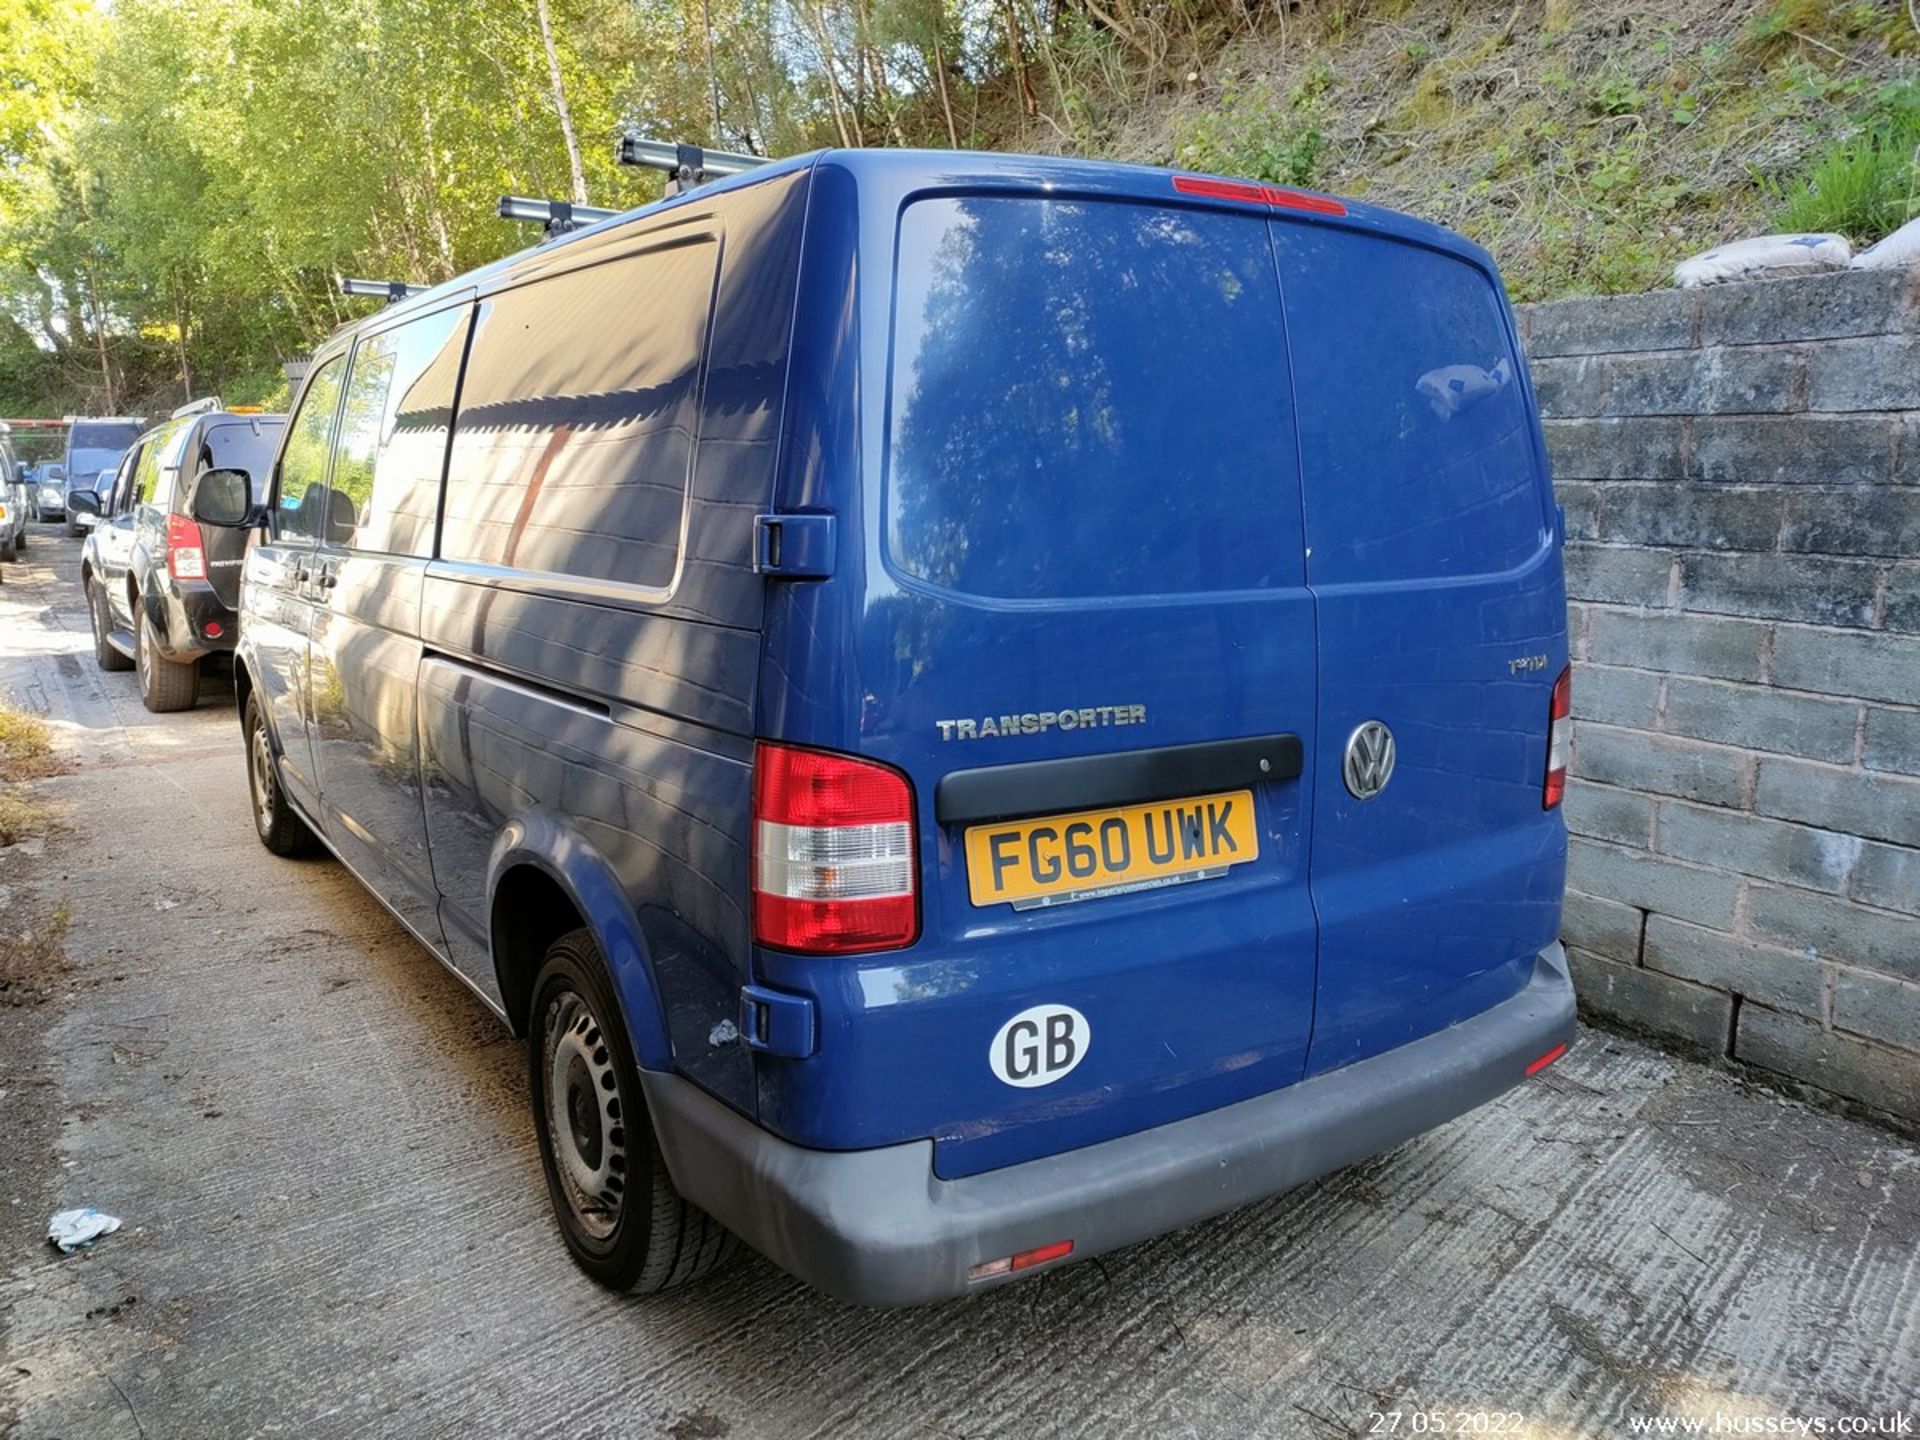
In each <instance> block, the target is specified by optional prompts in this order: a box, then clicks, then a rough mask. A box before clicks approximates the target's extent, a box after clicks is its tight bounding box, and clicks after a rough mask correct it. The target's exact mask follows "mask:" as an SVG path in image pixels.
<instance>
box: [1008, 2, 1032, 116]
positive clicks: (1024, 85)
mask: <svg viewBox="0 0 1920 1440" xmlns="http://www.w3.org/2000/svg"><path fill="white" fill-rule="evenodd" d="M1001 13H1002V14H1004V15H1005V16H1006V21H1007V56H1008V58H1009V59H1010V60H1012V61H1013V75H1014V79H1016V80H1017V81H1019V82H1020V98H1021V102H1022V103H1023V104H1024V105H1025V106H1026V108H1027V114H1028V115H1038V114H1039V113H1040V97H1039V96H1038V95H1036V94H1034V93H1033V81H1031V80H1030V79H1028V78H1027V59H1026V48H1027V47H1026V43H1025V42H1024V41H1023V40H1022V39H1021V38H1020V17H1019V15H1018V14H1017V13H1016V12H1015V10H1014V8H1013V0H1005V3H1004V5H1003V6H1002V7H1001Z"/></svg>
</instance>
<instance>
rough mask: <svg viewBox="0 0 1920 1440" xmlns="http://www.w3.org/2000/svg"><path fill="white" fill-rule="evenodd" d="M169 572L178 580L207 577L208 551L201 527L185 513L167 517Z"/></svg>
mask: <svg viewBox="0 0 1920 1440" xmlns="http://www.w3.org/2000/svg"><path fill="white" fill-rule="evenodd" d="M167 573H168V574H169V575H171V576H173V578H174V579H176V580H204V579H206V578H207V552H206V548H205V545H204V544H203V543H202V541H201V539H200V527H199V526H198V525H196V524H195V523H194V522H193V521H192V520H190V519H188V518H187V517H186V516H185V515H169V516H168V517H167Z"/></svg>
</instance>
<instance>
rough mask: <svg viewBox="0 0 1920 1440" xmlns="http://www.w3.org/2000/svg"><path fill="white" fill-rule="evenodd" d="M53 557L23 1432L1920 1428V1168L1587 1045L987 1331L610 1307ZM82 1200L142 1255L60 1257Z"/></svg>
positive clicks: (0, 1163) (1907, 1155)
mask: <svg viewBox="0 0 1920 1440" xmlns="http://www.w3.org/2000/svg"><path fill="white" fill-rule="evenodd" d="M29 556H30V563H29V564H27V565H26V566H24V567H22V566H18V565H12V564H10V565H8V566H7V568H6V571H5V584H4V585H0V693H4V694H5V695H6V697H7V698H10V699H12V700H13V701H15V702H16V703H21V704H25V705H26V706H29V707H31V708H33V709H35V710H38V711H40V712H41V713H43V714H44V715H46V716H47V717H48V718H49V719H50V720H51V721H52V722H53V723H54V725H55V726H56V727H57V730H58V733H59V736H60V740H61V743H62V744H63V746H64V747H65V748H66V750H67V753H68V754H69V756H70V757H71V759H72V761H73V766H72V769H71V772H70V773H69V774H66V775H64V776H60V777H58V778H54V779H50V780H43V781H39V782H36V785H35V787H34V788H35V791H36V793H37V794H39V795H40V796H41V797H43V798H45V799H48V800H50V801H52V802H53V803H54V804H55V805H57V807H58V810H59V813H60V815H61V818H62V823H63V825H64V829H62V830H61V831H60V832H58V833H56V834H55V835H53V836H52V837H50V838H49V839H48V840H47V841H46V842H45V844H44V846H42V845H39V844H35V843H29V844H27V845H24V846H15V847H14V848H13V849H12V850H10V851H0V929H3V930H6V931H9V932H18V931H20V930H22V929H23V928H27V927H31V926H33V925H36V924H42V923H44V922H45V919H46V917H47V916H48V915H50V914H51V913H52V912H53V911H54V910H55V908H56V907H57V906H59V905H61V904H63V903H64V904H66V905H68V906H69V907H70V908H71V913H72V924H71V929H70V931H69V932H68V933H67V935H66V938H65V949H66V953H67V956H68V957H69V959H70V961H71V968H70V969H69V970H67V971H66V972H65V973H64V975H62V976H59V977H57V978H56V979H55V980H53V981H52V982H51V983H50V985H49V986H48V990H49V996H48V998H45V999H44V1000H43V1001H41V1002H40V1003H18V1004H14V1005H12V1006H7V1005H4V1004H0V1432H4V1433H8V1434H16V1433H17V1434H18V1435H20V1436H23V1437H32V1440H43V1437H54V1436H66V1437H83V1436H84V1437H118V1436H144V1437H155V1440H157V1437H162V1436H202V1435H229V1434H232V1435H240V1434H297V1435H300V1436H303V1437H317V1436H330V1435H408V1436H435V1435H460V1436H467V1435H545V1434H553V1435H568V1436H576V1437H597V1436H607V1437H612V1436H656V1435H657V1436H670V1437H676V1440H713V1437H721V1436H758V1435H782V1436H786V1435H796V1436H797V1435H818V1436H840V1435H863V1436H864V1435H899V1436H943V1437H961V1436H964V1437H975V1436H987V1435H1002V1434H1005V1435H1019V1436H1030V1435H1055V1434H1059V1435H1087V1436H1100V1437H1105V1436H1112V1435H1155V1436H1159V1435H1206V1436H1235V1437H1238V1436H1248V1435H1261V1436H1268V1435H1274V1436H1295V1435H1298V1436H1340V1435H1355V1436H1359V1435H1368V1434H1416V1433H1427V1434H1430V1433H1434V1432H1435V1430H1436V1428H1440V1429H1445V1430H1447V1431H1461V1430H1468V1431H1473V1432H1476V1433H1491V1434H1518V1435H1530V1436H1552V1437H1560V1436H1576V1435H1626V1434H1632V1433H1640V1432H1638V1431H1636V1430H1635V1429H1634V1422H1635V1420H1636V1418H1637V1417H1648V1416H1653V1417H1673V1416H1696V1417H1706V1418H1708V1419H1709V1422H1711V1417H1713V1416H1715V1415H1716V1414H1719V1415H1722V1416H1724V1417H1728V1420H1726V1421H1723V1423H1733V1417H1749V1418H1750V1419H1755V1420H1757V1419H1760V1418H1762V1417H1768V1416H1772V1417H1780V1416H1789V1417H1800V1418H1809V1419H1810V1418H1814V1417H1825V1418H1829V1419H1838V1418H1839V1417H1845V1416H1863V1417H1884V1416H1888V1415H1890V1414H1893V1413H1894V1412H1897V1411H1900V1410H1902V1409H1904V1410H1905V1411H1907V1412H1908V1413H1909V1414H1911V1412H1913V1410H1914V1409H1915V1408H1916V1401H1920V1243H1917V1242H1920V1163H1916V1162H1917V1161H1920V1156H1916V1153H1915V1151H1914V1150H1913V1149H1912V1148H1911V1147H1909V1146H1907V1145H1904V1144H1902V1143H1899V1142H1898V1141H1896V1140H1894V1139H1893V1138H1891V1137H1890V1136H1888V1135H1886V1134H1883V1133H1881V1132H1879V1131H1876V1130H1873V1129H1871V1128H1867V1127H1864V1126H1861V1125H1858V1124H1855V1123H1853V1122H1850V1121H1847V1120H1844V1119H1840V1118H1836V1117H1834V1116H1830V1115H1825V1114H1821V1113H1817V1112H1814V1111H1810V1110H1807V1109H1804V1108H1802V1107H1801V1106H1799V1105H1798V1104H1795V1103H1791V1102H1787V1101H1783V1100H1780V1099H1778V1098H1775V1097H1773V1096H1771V1095H1767V1094H1764V1093H1758V1092H1754V1091H1751V1090H1748V1089H1746V1088H1744V1087H1743V1086H1742V1084H1741V1083H1739V1082H1738V1081H1737V1080H1735V1079H1734V1078H1732V1077H1730V1076H1728V1075H1726V1074H1722V1073H1717V1072H1714V1071H1711V1070H1707V1069H1704V1068H1700V1067H1698V1066H1695V1065H1692V1064H1689V1063H1686V1062H1683V1061H1678V1060H1675V1059H1673V1058H1670V1057H1669V1056H1667V1055H1664V1054H1661V1053H1660V1052H1658V1051H1655V1050H1652V1049H1648V1048H1646V1047H1644V1046H1642V1045H1639V1044H1637V1043H1633V1042H1630V1041H1626V1040H1622V1039H1618V1038H1614V1037H1611V1036H1608V1035H1605V1034H1599V1033H1588V1034H1586V1035H1585V1036H1583V1038H1582V1041H1581V1043H1580V1045H1579V1046H1578V1047H1577V1048H1576V1050H1575V1051H1574V1053H1573V1054H1572V1055H1571V1056H1570V1057H1569V1058H1568V1059H1567V1060H1565V1061H1563V1062H1562V1063H1561V1064H1559V1065H1557V1066H1555V1067H1554V1068H1553V1069H1552V1070H1550V1071H1548V1072H1546V1074H1545V1075H1543V1076H1542V1077H1541V1078H1540V1079H1538V1080H1536V1081H1534V1082H1532V1083H1530V1084H1529V1085H1527V1086H1526V1087H1525V1088H1524V1089H1522V1090H1520V1091H1518V1092H1515V1093H1514V1094H1512V1095H1511V1096H1509V1097H1508V1098H1507V1099H1505V1100H1504V1101H1502V1102H1501V1103H1498V1104H1496V1105H1493V1106H1490V1107H1488V1108H1487V1109H1485V1110H1483V1111H1481V1112H1479V1113H1477V1114H1475V1115H1472V1116H1469V1117H1467V1118H1466V1119H1463V1120H1460V1121H1458V1122H1456V1123H1454V1124H1452V1125H1450V1126H1448V1127H1446V1128H1445V1129H1443V1130H1440V1131H1438V1132H1436V1133H1434V1134H1431V1135H1429V1136H1427V1137H1425V1138H1423V1139H1421V1140H1418V1141H1416V1142H1414V1143H1412V1144H1410V1145H1407V1146H1405V1147H1403V1148H1402V1149H1400V1150H1399V1151H1397V1152H1395V1153H1393V1154H1391V1155H1388V1156H1385V1157H1383V1158H1381V1159H1379V1160H1377V1161H1374V1162H1371V1163H1369V1164H1366V1165H1363V1166H1360V1167H1357V1168H1355V1169H1353V1170H1350V1171H1347V1172H1345V1173H1343V1174H1340V1175H1338V1176H1335V1177H1333V1178H1332V1179H1330V1180H1327V1181H1325V1182H1323V1183H1321V1184H1318V1185H1315V1186H1312V1187H1310V1188H1308V1189H1305V1190H1302V1191H1299V1192H1297V1193H1294V1194H1291V1195H1288V1196H1285V1197H1282V1198H1280V1199H1277V1200H1273V1201H1270V1202H1268V1203H1266V1204H1262V1205H1257V1206H1254V1207H1251V1208H1249V1209H1247V1210H1244V1211H1241V1212H1239V1213H1237V1214H1234V1215H1231V1216H1228V1217H1225V1218H1223V1219H1220V1220H1216V1221H1214V1222H1212V1223H1210V1224H1207V1225H1203V1226H1200V1227H1199V1228H1197V1229H1194V1230H1191V1231H1188V1232H1186V1233H1184V1234H1180V1235H1174V1236H1170V1237H1167V1238H1165V1239H1162V1240H1159V1241H1156V1242H1153V1243H1151V1244H1147V1245H1141V1246H1138V1247H1136V1248H1134V1249H1132V1250H1128V1251H1124V1252H1122V1253H1119V1254H1116V1255H1111V1256H1108V1257H1106V1258H1105V1259H1103V1260H1102V1261H1099V1262H1097V1263H1088V1264H1083V1265H1080V1266H1076V1267H1073V1268H1071V1269H1068V1270H1064V1271H1061V1272H1058V1273H1055V1274H1049V1275H1047V1276H1045V1277H1043V1278H1041V1279H1037V1280H1035V1281H1032V1282H1030V1283H1027V1284H1025V1285H1021V1286H1014V1287H1010V1288H1006V1289H1002V1290H998V1291H995V1292H993V1293H991V1294H990V1295H987V1296H984V1297H982V1298H980V1299H978V1300H974V1301H965V1302H959V1303H954V1304H949V1305H945V1306H941V1307H937V1308H929V1309H922V1310H916V1311H907V1312H880V1311H862V1310H856V1309H852V1308H849V1307H847V1306H844V1305H841V1304H838V1303H836V1302H834V1301H832V1300H829V1299H827V1298H825V1297H823V1296H821V1295H819V1294H816V1293H814V1292H812V1291H809V1290H807V1289H805V1288H804V1287H802V1286H801V1285H799V1284H798V1283H796V1282H794V1281H792V1280H789V1279H787V1278H786V1277H785V1276H784V1275H782V1274H781V1273H780V1272H779V1271H777V1270H775V1269H774V1268H773V1267H772V1266H771V1265H769V1264H767V1263H765V1262H764V1261H761V1260H760V1259H758V1258H757V1257H752V1256H749V1257H748V1258H746V1259H744V1260H743V1261H741V1262H739V1263H737V1264H735V1265H734V1266H733V1267H732V1268H731V1269H729V1270H727V1271H726V1272H724V1273H723V1274H721V1275H720V1276H718V1277H716V1278H715V1279H713V1280H711V1281H709V1282H708V1283H706V1284H704V1285H702V1286H699V1287H696V1288H694V1289H691V1290H687V1291H682V1292H678V1293H675V1294H672V1295H670V1296H667V1297H665V1298H661V1299H653V1300H628V1299H619V1298H615V1297H612V1296H609V1295H606V1294H604V1293H602V1292H600V1291H598V1290H596V1289H595V1288H593V1287H592V1286H591V1285H590V1284H588V1283H587V1282H586V1281H585V1280H584V1279H583V1278H582V1277H581V1276H580V1275H579V1274H578V1273H577V1272H576V1271H575V1270H574V1268H573V1266H572V1264H571V1263H570V1262H569V1261H568V1259H567V1257H566V1254H565V1252H564V1250H563V1249H562V1248H561V1244H560V1241H559V1239H558V1238H557V1236H556V1234H555V1232H554V1229H553V1225H552V1222H551V1221H550V1219H549V1218H548V1212H547V1202H546V1197H545V1194H544V1190H543V1187H542V1183H541V1177H540V1166H539V1161H538V1157H537V1156H536V1154H535V1152H534V1147H533V1139H532V1129H531V1125H530V1123H529V1121H528V1118H527V1115H526V1113H525V1103H524V1101H523V1099H522V1094H521V1091H522V1073H521V1072H522V1059H521V1054H520V1051H519V1050H518V1048H517V1047H516V1046H515V1045H514V1044H513V1043H512V1042H511V1041H510V1040H509V1039H508V1038H507V1037H506V1036H505V1035H504V1034H502V1033H501V1032H500V1031H499V1030H498V1029H497V1028H496V1026H495V1024H494V1022H493V1021H492V1019H491V1018H490V1017H489V1016H488V1015H487V1014H486V1013H485V1012H484V1011H483V1010H482V1009H481V1008H480V1006H479V1005H478V1004H477V1003H476V1002H475V1001H474V1000H473V999H472V998H471V997H470V996H469V995H468V993H467V992H466V991H465V990H463V989H462V987H461V986H460V985H459V984H458V983H457V982H455V981H454V980H452V979H451V978H449V977H448V976H446V975H445V974H443V973H442V972H441V971H440V969H439V968H438V967H437V966H436V965H435V963H434V962H433V961H432V960H431V959H430V958H429V957H428V956H427V955H426V954H425V953H424V952H422V951H421V950H420V949H418V947H417V946H416V945H415V944H414V943H413V941H412V940H410V939H409V938H408V937H407V936H406V935H405V934H404V933H403V932H402V931H401V930H400V929H399V927H398V926H397V925H395V924H394V923H393V922H392V921H391V920H389V919H388V918H387V916H386V914H385V912H383V911H382V910H381V909H380V908H379V907H378V906H377V905H376V904H375V903H374V902H373V901H372V900H371V899H369V898H367V897H366V896H365V895H364V894H363V893H362V892H361V891H360V889H359V888H358V887H357V886H356V884H355V883H354V882H353V881H352V880H351V879H350V878H349V877H348V876H347V875H346V874H345V873H344V872H343V871H342V870H341V869H340V868H339V867H338V866H337V865H335V864H333V863H331V862H329V861H324V860H321V861H312V862H306V863H290V862H287V861H281V860H275V859H273V858H272V857H271V856H269V855H268V854H267V853H266V852H265V851H264V850H263V849H261V848H260V846H259V845H258V844H257V843H256V842H255V840H254V837H253V835H252V833H251V831H250V828H249V824H248V819H247V814H246V809H245V804H246V801H245V784H244V778H243V775H242V769H241V757H240V746H239V736H238V727H237V725H236V723H235V720H234V716H233V713H232V700H231V694H230V692H226V691H224V690H219V689H217V688H216V689H215V690H214V691H213V693H209V694H208V695H207V696H206V697H205V698H203V700H202V702H201V704H200V707H199V709H198V710H196V711H194V712H193V713H191V714H186V715H178V716H164V717H163V716H152V715H148V714H147V713H146V712H145V711H144V710H143V709H141V707H140V704H139V700H138V698H137V696H136V694H135V690H134V685H133V680H132V677H131V676H128V675H104V674H102V673H100V672H99V671H98V670H97V669H96V668H95V666H94V662H93V658H92V653H91V649H90V645H89V641H88V638H87V621H86V612H85V609H84V608H83V605H82V602H81V599H80V594H79V589H78V585H77V569H78V566H77V557H78V546H77V544H75V543H74V542H71V541H67V540H65V539H57V538H55V537H54V536H53V534H52V533H51V531H50V530H49V529H48V528H46V527H41V528H40V529H39V530H38V532H37V533H36V535H35V537H34V542H33V546H32V549H31V550H30V551H29ZM6 998H7V997H6V996H4V995H0V1000H4V999H6ZM12 998H13V999H14V1000H16V1001H19V1000H21V999H22V998H23V997H21V996H20V995H18V994H15V995H14V996H13V997H12ZM79 1204H94V1205H98V1206H100V1207H102V1208H103V1209H106V1210H108V1211H110V1212H112V1213H113V1214H115V1215H119V1216H121V1217H123V1218H124V1219H125V1222H126V1228H125V1229H123V1230H122V1231H121V1232H120V1233H119V1234H116V1235H113V1236H110V1237H108V1238H106V1239H104V1240H102V1241H101V1242H100V1243H99V1244H98V1246H97V1247H96V1248H95V1249H94V1250H93V1251H92V1252H90V1253H86V1254H82V1255H78V1256H75V1257H73V1258H70V1259H61V1258H59V1257H57V1256H56V1255H55V1254H54V1252H53V1251H52V1250H51V1249H50V1248H49V1247H48V1246H47V1245H46V1243H45V1241H44V1231H45V1224H46V1218H47V1216H48V1215H49V1214H50V1213H52V1211H53V1210H55V1209H57V1208H61V1207H64V1206H69V1205H79ZM1436 1411H1437V1412H1441V1413H1440V1415H1439V1417H1438V1418H1439V1420H1440V1421H1441V1422H1442V1423H1441V1425H1440V1426H1438V1427H1436V1426H1435V1424H1434V1423H1433V1418H1432V1417H1431V1415H1430V1414H1429V1412H1436ZM1396 1412H1397V1414H1398V1417H1399V1418H1398V1419H1397V1421H1396V1420H1394V1419H1393V1418H1391V1417H1392V1416H1393V1415H1394V1414H1395V1413H1396ZM1415 1412H1420V1416H1421V1417H1422V1418H1420V1419H1416V1417H1415ZM1376 1416H1386V1417H1389V1418H1375V1417H1376ZM1722 1433H1736V1432H1732V1431H1726V1430H1723V1431H1722ZM1747 1433H1760V1432H1759V1431H1758V1430H1757V1429H1755V1430H1750V1431H1748V1432H1747Z"/></svg>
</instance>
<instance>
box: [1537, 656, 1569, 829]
mask: <svg viewBox="0 0 1920 1440" xmlns="http://www.w3.org/2000/svg"><path fill="white" fill-rule="evenodd" d="M1572 747H1573V667H1572V666H1571V665H1569V666H1568V667H1567V668H1566V669H1564V670H1562V671H1561V672H1560V678H1559V679H1558V680H1556V681H1554V682H1553V703H1552V705H1551V706H1550V707H1549V708H1548V710H1547V784H1546V789H1545V790H1544V791H1543V792H1542V794H1541V796H1540V807H1541V809H1543V810H1551V809H1553V807H1554V806H1556V805H1558V804H1559V803H1560V802H1561V801H1562V800H1564V799H1566V798H1567V756H1568V754H1569V752H1570V751H1571V750H1572Z"/></svg>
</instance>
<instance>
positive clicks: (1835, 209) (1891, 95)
mask: <svg viewBox="0 0 1920 1440" xmlns="http://www.w3.org/2000/svg"><path fill="white" fill-rule="evenodd" d="M1768 190H1769V193H1771V194H1772V195H1773V197H1774V199H1775V200H1776V201H1778V202H1779V207H1780V208H1779V220H1780V224H1781V226H1782V228H1784V229H1787V230H1832V231H1835V232H1837V233H1839V234H1841V235H1845V236H1846V237H1847V238H1848V239H1850V240H1852V241H1853V242H1854V244H1855V245H1865V244H1868V243H1870V242H1872V241H1875V240H1878V239H1880V238H1881V237H1882V236H1884V235H1887V234H1889V233H1891V232H1892V231H1894V230H1897V229H1899V228H1900V227H1901V226H1902V225H1904V224H1905V223H1906V222H1907V221H1908V220H1910V219H1912V218H1913V217H1914V216H1915V215H1916V214H1920V83H1914V84H1908V85H1905V86H1902V87H1897V88H1895V89H1891V90H1889V91H1888V92H1887V93H1886V94H1885V95H1883V96H1882V97H1881V101H1880V103H1879V105H1878V106H1876V107H1875V110H1874V112H1872V113H1871V114H1870V116H1869V120H1868V124H1867V125H1866V127H1865V128H1864V129H1863V130H1861V132H1860V133H1858V134H1856V135H1853V136H1851V137H1849V138H1848V139H1846V140H1842V141H1839V142H1838V143H1836V144H1832V145H1829V146H1827V147H1826V149H1824V150H1823V151H1821V152H1820V154H1819V155H1818V156H1816V157H1815V159H1814V161H1813V163H1812V164H1811V165H1810V166H1809V167H1808V168H1807V169H1806V170H1805V171H1804V172H1803V173H1802V174H1801V175H1800V176H1799V177H1797V178H1796V179H1794V180H1792V181H1790V182H1788V183H1787V184H1785V185H1778V184H1773V185H1769V186H1768Z"/></svg>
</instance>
